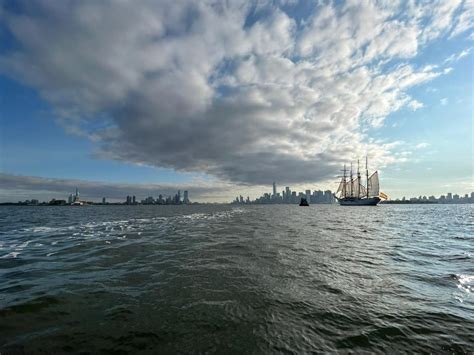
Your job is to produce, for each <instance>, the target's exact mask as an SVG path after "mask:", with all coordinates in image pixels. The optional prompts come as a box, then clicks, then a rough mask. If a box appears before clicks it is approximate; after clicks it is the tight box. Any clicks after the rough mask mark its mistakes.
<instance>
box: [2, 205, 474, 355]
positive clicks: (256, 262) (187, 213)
mask: <svg viewBox="0 0 474 355" xmlns="http://www.w3.org/2000/svg"><path fill="white" fill-rule="evenodd" d="M473 211H474V206H470V205H439V206H438V205H403V206H397V205H381V206H377V207H341V206H336V205H334V206H328V205H312V206H310V207H307V208H303V207H298V206H288V205H274V206H270V205H269V206H206V205H203V206H84V207H0V353H1V354H2V355H4V354H17V353H20V354H21V353H27V354H30V353H33V354H34V353H44V354H56V353H112V352H115V353H119V354H120V353H133V354H137V353H144V354H148V353H176V352H181V353H189V352H193V353H225V354H228V353H308V352H317V353H334V352H342V353H347V352H350V351H355V352H358V353H360V352H367V353H387V352H390V353H393V352H397V353H400V352H402V353H403V352H408V353H413V352H423V353H429V352H432V353H471V354H472V353H473V351H474V296H473V294H472V292H473V290H474V217H473Z"/></svg>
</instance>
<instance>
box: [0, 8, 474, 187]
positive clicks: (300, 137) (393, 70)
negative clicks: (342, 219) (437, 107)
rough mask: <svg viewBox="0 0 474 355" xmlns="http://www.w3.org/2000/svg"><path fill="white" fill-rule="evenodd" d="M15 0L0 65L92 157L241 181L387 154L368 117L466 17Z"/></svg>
mask: <svg viewBox="0 0 474 355" xmlns="http://www.w3.org/2000/svg"><path fill="white" fill-rule="evenodd" d="M15 4H16V5H15V6H14V7H9V6H8V5H4V6H3V7H2V10H1V11H0V16H1V20H2V22H4V23H5V26H6V28H8V30H9V32H10V33H11V35H12V36H13V38H14V39H15V43H16V45H15V46H13V48H11V49H10V50H8V51H7V52H6V53H3V54H2V55H1V56H0V70H1V72H3V73H4V74H7V75H10V76H12V77H14V78H15V79H19V80H22V81H23V82H24V83H26V84H28V85H30V86H32V87H34V88H36V89H37V90H38V91H39V92H40V94H41V95H42V97H44V98H45V99H46V100H47V101H48V102H50V103H51V105H52V106H53V107H54V109H55V111H56V113H57V115H58V119H59V120H60V122H61V124H62V125H63V126H64V127H65V129H67V130H68V132H72V133H75V134H80V135H84V136H86V137H89V138H90V139H91V140H93V141H95V142H96V144H97V153H96V154H97V156H98V157H100V158H104V159H116V160H122V161H127V162H133V163H139V164H147V165H151V166H159V167H167V168H173V169H175V170H177V171H188V172H201V173H206V174H209V175H212V176H215V177H217V178H218V179H220V180H221V181H228V182H233V183H242V184H265V183H269V181H272V180H276V181H278V182H281V183H303V182H308V181H323V180H325V179H328V178H330V177H331V176H333V175H334V173H335V171H337V170H338V169H339V168H340V165H341V164H342V163H343V162H346V161H348V160H350V159H356V158H357V157H361V156H363V155H365V154H366V153H369V155H370V158H371V161H372V162H373V164H374V165H377V166H383V165H385V164H389V163H392V162H394V161H396V160H397V159H399V157H397V155H396V154H393V152H392V150H393V148H394V146H395V144H394V143H393V142H379V141H374V140H371V139H369V138H368V136H367V132H368V130H370V129H374V128H377V127H380V126H382V125H383V123H384V119H385V118H386V117H387V115H389V114H391V113H393V112H395V111H397V110H400V109H402V108H409V109H414V110H415V109H418V108H420V107H422V103H420V102H418V101H416V100H415V99H414V98H412V97H410V95H409V94H408V90H409V89H411V88H413V87H414V86H416V85H420V84H423V83H426V82H428V81H430V80H432V79H434V78H436V77H438V76H440V75H444V74H445V73H447V72H449V69H448V68H446V67H444V68H443V67H442V66H441V67H439V66H436V65H426V66H423V67H417V66H415V65H413V64H411V63H410V60H411V59H414V58H416V57H417V56H418V55H419V54H420V51H422V50H423V48H424V47H425V46H426V45H427V44H428V43H429V42H430V41H433V40H435V39H439V38H448V37H453V36H459V35H461V34H463V33H466V31H468V30H470V29H471V28H472V9H470V6H469V1H460V0H459V1H455V0H451V1H435V2H429V3H426V2H422V1H420V2H418V1H410V2H406V1H400V2H396V1H393V2H392V1H390V2H385V1H380V2H378V1H376V2H360V1H347V2H345V3H343V4H339V2H337V5H336V3H333V2H321V4H314V5H312V6H310V8H308V9H306V8H307V7H308V4H306V5H304V6H303V5H302V4H299V3H298V2H294V1H275V2H273V1H269V2H251V3H249V2H247V1H243V2H239V1H231V2H228V3H225V2H222V1H200V2H190V1H175V0H173V1H167V0H163V1H159V2H156V1H141V2H139V3H137V2H135V1H106V0H104V1H80V2H78V1H72V0H71V1H51V2H35V1H25V2H22V1H19V2H16V3H15ZM302 7H304V8H305V10H307V11H302V10H301V9H302ZM443 65H446V63H445V64H443Z"/></svg>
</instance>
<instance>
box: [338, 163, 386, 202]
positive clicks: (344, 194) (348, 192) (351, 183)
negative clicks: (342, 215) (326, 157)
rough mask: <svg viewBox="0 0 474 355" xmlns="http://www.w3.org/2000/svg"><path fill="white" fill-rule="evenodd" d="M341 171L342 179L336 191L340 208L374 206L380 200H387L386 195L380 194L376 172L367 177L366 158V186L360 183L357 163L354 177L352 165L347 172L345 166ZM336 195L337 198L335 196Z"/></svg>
mask: <svg viewBox="0 0 474 355" xmlns="http://www.w3.org/2000/svg"><path fill="white" fill-rule="evenodd" d="M342 171H343V175H342V179H341V182H340V183H339V188H338V189H337V191H336V199H337V200H338V201H339V204H340V205H341V206H376V205H377V204H378V203H379V202H380V201H381V199H382V198H384V199H387V195H385V194H384V193H383V192H380V185H379V174H378V172H377V171H375V172H374V173H372V175H370V176H369V169H368V159H367V157H366V158H365V178H366V179H365V180H366V185H364V184H363V183H362V177H361V174H360V170H359V161H357V175H356V176H355V177H354V174H353V172H352V163H351V168H350V170H349V171H348V170H347V169H346V166H345V165H344V169H343V170H342ZM338 194H339V196H337V195H338Z"/></svg>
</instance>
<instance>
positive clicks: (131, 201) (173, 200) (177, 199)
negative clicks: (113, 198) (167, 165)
mask: <svg viewBox="0 0 474 355" xmlns="http://www.w3.org/2000/svg"><path fill="white" fill-rule="evenodd" d="M103 203H105V202H103ZM190 203H191V201H189V194H188V191H184V192H183V196H181V191H180V190H178V193H177V194H175V195H174V196H168V197H163V195H159V196H158V198H157V199H155V198H153V196H148V197H147V198H145V199H144V200H141V201H140V202H139V201H137V199H136V197H135V196H127V199H126V201H125V202H124V204H125V205H187V204H190Z"/></svg>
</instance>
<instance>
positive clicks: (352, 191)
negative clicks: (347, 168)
mask: <svg viewBox="0 0 474 355" xmlns="http://www.w3.org/2000/svg"><path fill="white" fill-rule="evenodd" d="M350 178H351V197H354V181H352V162H351V176H350Z"/></svg>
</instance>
